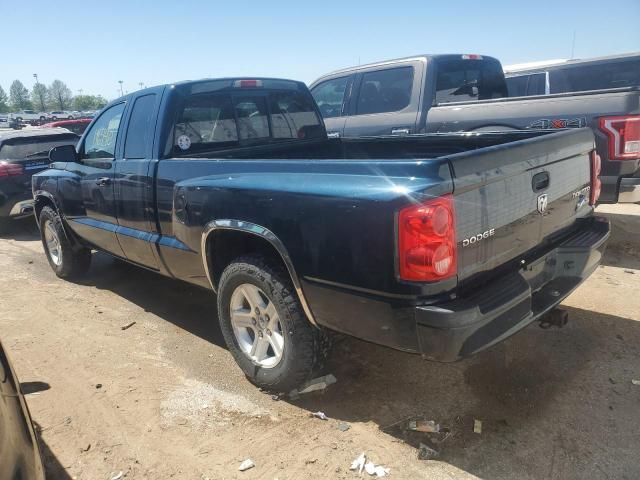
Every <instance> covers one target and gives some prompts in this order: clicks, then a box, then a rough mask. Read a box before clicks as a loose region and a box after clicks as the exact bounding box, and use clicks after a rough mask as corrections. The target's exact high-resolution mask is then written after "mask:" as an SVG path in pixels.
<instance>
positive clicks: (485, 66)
mask: <svg viewBox="0 0 640 480" xmlns="http://www.w3.org/2000/svg"><path fill="white" fill-rule="evenodd" d="M436 69H437V74H436V103H451V102H466V101H469V100H487V99H491V98H502V97H506V96H507V84H506V82H505V79H504V73H503V72H502V67H501V66H500V63H499V62H496V61H491V60H486V59H483V60H466V59H438V60H436Z"/></svg>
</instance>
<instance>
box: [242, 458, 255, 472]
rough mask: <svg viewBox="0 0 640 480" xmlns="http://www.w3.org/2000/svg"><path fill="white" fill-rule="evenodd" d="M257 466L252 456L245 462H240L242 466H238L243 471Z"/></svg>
mask: <svg viewBox="0 0 640 480" xmlns="http://www.w3.org/2000/svg"><path fill="white" fill-rule="evenodd" d="M255 466H256V464H255V463H253V460H251V459H250V458H247V459H246V460H245V461H244V462H242V463H241V464H240V466H239V467H238V470H240V471H241V472H244V471H245V470H249V469H250V468H253V467H255Z"/></svg>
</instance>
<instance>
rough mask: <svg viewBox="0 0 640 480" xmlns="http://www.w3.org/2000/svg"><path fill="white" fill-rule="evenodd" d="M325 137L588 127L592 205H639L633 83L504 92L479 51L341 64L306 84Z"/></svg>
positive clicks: (493, 66) (638, 92)
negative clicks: (596, 162)
mask: <svg viewBox="0 0 640 480" xmlns="http://www.w3.org/2000/svg"><path fill="white" fill-rule="evenodd" d="M310 88H311V93H312V94H313V96H314V98H315V100H316V102H317V103H318V106H319V107H320V111H321V112H322V115H323V117H324V121H325V125H326V127H327V132H328V134H329V136H333V137H341V136H345V137H353V136H355V137H360V136H369V135H408V134H411V133H449V132H460V131H463V132H472V131H473V132H478V131H496V130H498V131H503V130H523V129H540V130H549V129H567V128H580V127H585V126H589V127H591V129H592V130H593V132H594V134H595V138H596V147H597V151H598V153H599V155H600V157H601V158H602V177H601V178H602V194H601V197H600V202H602V203H617V202H640V88H639V87H638V86H630V87H623V88H613V89H607V90H595V91H588V92H581V93H558V94H551V95H539V96H527V97H509V96H508V91H507V84H506V81H505V77H504V73H503V70H502V66H501V64H500V62H499V61H498V60H496V59H495V58H491V57H487V56H482V55H462V54H461V55H419V56H415V57H409V58H401V59H397V60H390V61H386V62H380V63H375V64H370V65H362V66H358V67H352V68H347V69H343V70H340V71H337V72H333V73H330V74H328V75H325V76H323V77H321V78H319V79H318V80H316V81H315V82H313V83H312V84H311V86H310Z"/></svg>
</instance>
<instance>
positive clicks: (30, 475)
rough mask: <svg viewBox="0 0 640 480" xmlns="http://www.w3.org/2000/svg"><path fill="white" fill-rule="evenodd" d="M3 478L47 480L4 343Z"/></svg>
mask: <svg viewBox="0 0 640 480" xmlns="http://www.w3.org/2000/svg"><path fill="white" fill-rule="evenodd" d="M0 425H2V428H0V478H7V479H25V480H26V479H34V480H44V478H45V476H44V468H43V465H42V456H41V454H40V448H39V446H38V440H37V437H36V433H35V431H34V429H33V423H32V421H31V415H30V414H29V408H28V407H27V403H26V402H25V400H24V396H23V395H22V392H21V390H20V382H18V378H17V377H16V374H15V372H14V370H13V368H12V367H11V363H10V362H9V357H8V355H7V352H6V350H5V349H4V346H3V345H2V342H0Z"/></svg>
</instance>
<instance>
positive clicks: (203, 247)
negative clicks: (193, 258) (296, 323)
mask: <svg viewBox="0 0 640 480" xmlns="http://www.w3.org/2000/svg"><path fill="white" fill-rule="evenodd" d="M215 230H238V231H241V232H245V233H250V234H252V235H257V236H258V237H261V238H263V239H265V240H267V241H268V242H269V243H270V244H271V245H273V247H274V248H275V249H276V251H277V252H278V253H279V254H280V256H281V257H282V261H283V262H284V264H285V266H286V267H287V270H288V271H289V276H290V277H291V281H292V282H293V287H294V288H295V289H296V293H297V294H298V298H299V299H300V304H301V305H302V309H303V310H304V313H305V314H306V315H307V318H308V319H309V321H310V322H311V323H312V324H313V325H314V326H316V327H317V326H318V324H317V323H316V320H315V318H314V317H313V314H312V313H311V308H310V307H309V303H308V302H307V299H306V298H305V296H304V292H303V291H302V286H301V285H300V279H299V278H298V275H297V274H296V271H295V268H294V267H293V262H292V261H291V257H289V253H288V252H287V249H286V248H285V246H284V244H283V243H282V242H281V241H280V239H279V238H278V237H276V235H275V234H274V233H273V232H272V231H271V230H269V229H268V228H265V227H261V226H260V225H256V224H255V223H251V222H244V221H242V220H233V219H224V220H212V221H211V222H209V223H207V224H206V225H205V226H204V231H203V232H202V239H201V241H200V252H201V253H202V261H203V262H204V270H205V272H206V274H207V279H208V280H209V284H210V285H211V289H212V290H213V291H214V292H216V293H217V290H216V287H215V282H214V278H213V277H212V275H211V272H210V271H209V258H208V255H207V240H208V238H209V235H210V234H211V233H213V232H214V231H215Z"/></svg>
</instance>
